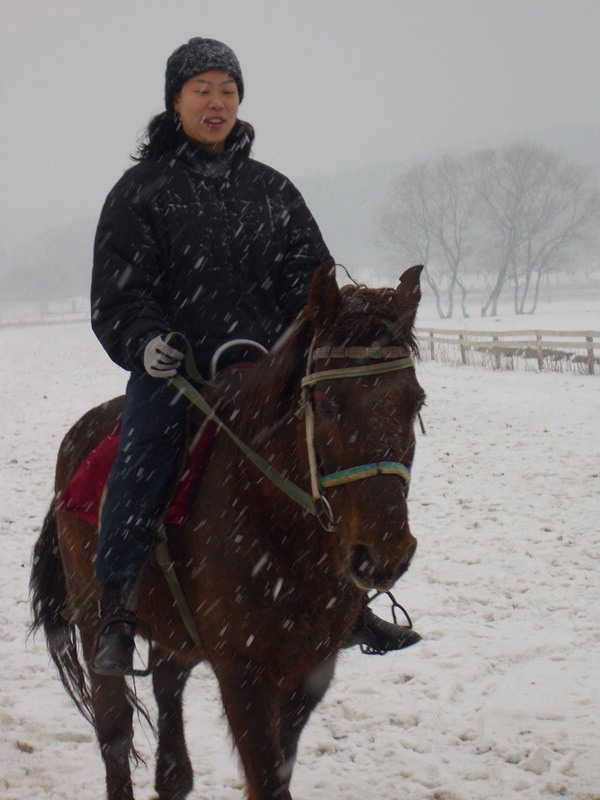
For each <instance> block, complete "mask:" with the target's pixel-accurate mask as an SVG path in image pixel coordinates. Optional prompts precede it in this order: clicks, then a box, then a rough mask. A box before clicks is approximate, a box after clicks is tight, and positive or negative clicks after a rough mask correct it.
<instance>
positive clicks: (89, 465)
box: [60, 421, 217, 526]
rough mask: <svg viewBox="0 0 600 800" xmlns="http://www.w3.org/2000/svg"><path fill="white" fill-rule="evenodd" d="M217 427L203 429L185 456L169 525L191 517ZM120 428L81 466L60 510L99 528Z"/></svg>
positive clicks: (168, 512) (210, 424)
mask: <svg viewBox="0 0 600 800" xmlns="http://www.w3.org/2000/svg"><path fill="white" fill-rule="evenodd" d="M216 430H217V426H216V424H215V423H214V422H212V421H209V422H208V423H206V424H205V425H204V426H203V427H202V428H200V430H199V432H198V435H197V436H196V438H195V440H194V441H193V442H192V445H191V447H190V448H189V449H188V452H187V454H186V456H185V460H184V463H183V468H182V469H181V470H180V475H179V479H178V481H177V484H176V486H175V489H174V491H173V494H172V500H171V502H170V503H169V506H168V508H167V510H166V513H165V515H164V517H163V522H164V523H165V524H167V525H182V524H183V523H184V522H187V520H188V519H189V515H190V510H191V506H192V501H193V498H194V489H195V487H196V486H197V485H198V481H199V480H200V476H201V475H202V471H203V469H204V466H205V464H206V461H207V459H208V457H209V455H210V452H211V449H212V445H213V442H214V439H215V434H216ZM119 432H120V428H115V430H114V431H113V432H112V433H110V434H109V435H108V436H107V437H106V438H105V439H103V440H102V441H101V442H100V444H99V445H97V446H96V447H95V448H94V449H93V450H92V451H91V452H90V453H89V454H88V455H87V456H86V457H85V458H84V459H83V461H82V462H81V464H80V465H79V467H78V469H77V471H76V472H75V474H74V475H73V477H72V478H71V481H70V483H69V484H68V486H67V487H66V489H65V490H64V492H63V494H62V497H61V501H60V507H61V508H62V509H64V510H65V511H70V512H71V513H72V514H75V515H76V516H78V517H80V518H81V519H84V520H85V521H86V522H89V523H90V525H94V526H97V525H98V518H99V513H100V505H101V502H102V494H103V492H104V487H105V485H106V481H107V479H108V475H109V473H110V470H111V468H112V465H113V463H114V461H115V459H116V457H117V450H118V447H119Z"/></svg>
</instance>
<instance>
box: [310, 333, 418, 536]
mask: <svg viewBox="0 0 600 800" xmlns="http://www.w3.org/2000/svg"><path fill="white" fill-rule="evenodd" d="M353 358H355V359H361V360H367V359H376V360H377V361H378V362H379V363H375V364H365V365H360V366H356V367H342V368H339V369H326V370H320V371H314V370H313V368H314V364H315V362H317V361H329V360H331V359H353ZM388 359H394V360H393V361H390V360H388ZM410 367H414V361H413V359H412V356H411V355H410V354H409V353H407V351H406V350H404V349H403V348H401V347H382V346H381V345H380V344H379V343H377V342H375V343H374V344H373V345H372V346H371V347H315V339H313V341H312V344H311V346H310V349H309V353H308V359H307V363H306V375H305V376H304V378H302V382H301V387H302V394H301V400H300V408H301V409H303V410H304V420H305V428H306V447H307V451H308V463H309V469H310V488H311V494H312V499H313V502H314V504H315V509H316V516H317V519H318V520H319V522H320V523H321V525H322V526H323V527H324V528H325V529H326V530H328V531H333V530H335V528H336V525H335V520H334V517H333V511H332V510H331V506H330V504H329V501H328V500H327V497H326V496H325V494H324V490H325V489H330V488H332V487H334V486H342V485H344V484H347V483H352V482H353V481H358V480H362V479H364V478H372V477H374V476H375V475H397V476H399V477H400V478H401V479H402V481H403V482H404V487H405V494H407V493H408V485H409V483H410V469H409V467H407V466H406V465H405V464H401V463H400V462H399V461H377V462H372V463H370V464H361V465H359V466H356V467H350V468H349V469H343V470H338V471H337V472H330V473H327V474H326V475H320V474H319V466H318V460H317V453H316V449H315V409H314V402H313V397H312V388H313V387H314V386H315V385H316V384H317V383H320V382H321V381H330V380H338V379H344V378H358V377H362V376H364V375H381V374H384V373H386V372H396V371H398V370H401V369H408V368H410Z"/></svg>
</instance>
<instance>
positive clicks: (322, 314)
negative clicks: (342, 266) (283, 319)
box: [307, 258, 341, 328]
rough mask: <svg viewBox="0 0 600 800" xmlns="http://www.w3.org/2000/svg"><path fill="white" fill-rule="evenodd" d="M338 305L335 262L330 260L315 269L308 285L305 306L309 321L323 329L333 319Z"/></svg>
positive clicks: (339, 299)
mask: <svg viewBox="0 0 600 800" xmlns="http://www.w3.org/2000/svg"><path fill="white" fill-rule="evenodd" d="M340 303H341V295H340V290H339V289H338V285H337V282H336V279H335V262H334V261H333V259H331V258H330V259H328V260H327V261H323V263H322V264H321V265H320V266H319V267H318V268H317V270H316V272H315V274H314V275H313V278H312V281H311V283H310V289H309V292H308V305H307V311H308V316H309V319H310V320H311V321H312V323H313V325H314V326H315V327H316V328H323V327H325V326H326V325H327V324H328V322H331V320H332V319H334V318H335V315H336V313H337V310H338V308H339V306H340Z"/></svg>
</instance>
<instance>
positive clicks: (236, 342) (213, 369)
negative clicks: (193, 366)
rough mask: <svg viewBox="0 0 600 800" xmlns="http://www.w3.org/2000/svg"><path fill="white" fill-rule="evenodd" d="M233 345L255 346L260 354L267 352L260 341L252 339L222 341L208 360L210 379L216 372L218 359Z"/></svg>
mask: <svg viewBox="0 0 600 800" xmlns="http://www.w3.org/2000/svg"><path fill="white" fill-rule="evenodd" d="M234 347H239V348H245V349H246V350H247V349H248V348H251V349H252V348H255V349H256V350H258V351H259V352H260V353H261V354H262V355H265V354H266V353H268V350H267V348H266V347H264V346H263V345H262V344H260V342H255V341H254V340H253V339H230V341H228V342H223V344H222V345H219V347H217V349H216V350H215V352H214V353H213V357H212V358H211V360H210V379H211V381H212V380H214V379H215V377H216V376H217V374H218V366H219V359H220V358H222V357H223V356H224V355H225V353H226V352H227V351H228V350H231V349H232V348H234Z"/></svg>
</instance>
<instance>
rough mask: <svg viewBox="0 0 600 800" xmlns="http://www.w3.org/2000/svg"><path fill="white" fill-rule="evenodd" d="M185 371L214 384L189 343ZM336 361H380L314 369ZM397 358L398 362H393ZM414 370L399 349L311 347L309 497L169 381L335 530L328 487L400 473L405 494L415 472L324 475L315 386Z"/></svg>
mask: <svg viewBox="0 0 600 800" xmlns="http://www.w3.org/2000/svg"><path fill="white" fill-rule="evenodd" d="M185 349H186V361H185V364H186V370H187V372H188V374H190V375H191V376H192V377H193V378H194V380H196V381H198V382H199V383H202V384H205V385H208V386H214V384H213V383H211V382H209V381H206V380H204V379H203V378H202V377H201V376H200V375H199V373H198V371H197V369H196V367H195V365H194V363H193V358H192V354H191V347H190V346H189V342H187V340H185ZM331 359H346V360H347V359H361V360H363V361H364V360H375V361H377V362H378V363H374V364H361V365H357V366H356V367H342V368H339V369H326V370H320V371H313V368H314V365H315V363H316V362H318V361H329V360H331ZM388 359H393V360H388ZM413 366H414V361H413V359H412V356H411V355H410V354H409V353H408V352H407V351H406V350H405V349H403V348H400V347H382V346H380V345H379V344H378V343H377V342H375V343H374V344H373V345H372V346H371V347H315V340H314V339H313V342H312V344H311V347H310V349H309V353H308V358H307V362H306V374H305V376H304V378H302V381H301V398H300V412H302V411H304V418H305V427H306V446H307V452H308V463H309V469H310V485H311V494H310V495H309V494H307V493H306V492H305V491H304V490H303V489H301V488H300V487H299V486H298V485H297V484H295V483H294V482H293V481H291V480H290V479H289V478H287V477H285V475H282V474H281V473H280V472H278V470H276V469H275V468H274V467H273V466H272V464H270V463H269V462H268V461H266V460H265V459H264V458H263V457H262V456H260V455H259V454H258V453H256V452H255V451H254V450H253V449H252V448H250V447H248V445H247V444H246V443H245V442H243V441H242V440H241V439H240V438H239V436H237V435H236V434H235V433H234V432H233V431H232V430H231V428H229V427H228V426H227V425H226V424H225V423H224V422H223V420H222V419H220V418H219V417H218V416H217V413H216V410H215V409H214V408H213V407H212V406H211V405H210V404H209V403H208V402H207V400H206V399H205V398H204V397H203V396H202V395H201V394H200V392H199V391H198V390H197V389H196V388H195V387H194V386H192V384H191V383H190V382H189V381H188V380H187V379H186V378H184V377H183V376H182V375H179V374H177V375H175V376H174V377H173V378H170V382H171V383H172V384H173V386H175V388H176V389H177V390H178V391H180V392H181V393H182V394H183V395H185V396H186V397H187V398H188V400H190V402H192V403H193V404H194V405H195V406H197V407H198V408H199V409H200V410H201V411H202V412H203V413H204V414H206V416H207V418H208V419H212V420H214V421H215V422H216V424H217V425H218V427H219V429H220V430H222V431H224V432H225V433H226V434H227V435H228V436H229V438H230V439H231V440H232V441H233V442H234V443H235V444H236V445H237V446H238V447H239V449H240V450H241V451H242V452H243V453H244V454H245V455H246V456H247V458H248V459H249V460H250V461H251V462H252V463H253V464H254V465H255V466H256V467H258V469H259V470H261V472H263V474H264V475H265V476H266V477H267V478H269V480H271V481H272V482H273V483H274V484H275V485H276V486H277V487H278V488H279V489H281V491H283V492H284V493H285V494H287V496H288V497H290V498H291V499H292V500H294V501H295V502H296V503H298V505H300V506H301V507H302V508H304V509H305V510H306V511H307V512H308V513H310V514H314V516H316V518H317V519H318V520H319V522H320V524H321V525H322V526H323V527H324V528H325V530H327V531H334V530H335V529H336V524H335V520H334V516H333V511H332V510H331V506H330V504H329V501H328V500H327V498H326V497H325V495H324V490H325V489H330V488H332V487H334V486H341V485H343V484H347V483H351V482H353V481H357V480H362V479H364V478H371V477H373V476H375V475H397V476H399V477H400V478H401V479H402V481H403V482H404V486H405V493H406V491H407V490H408V484H409V482H410V469H409V468H408V467H407V466H406V465H405V464H401V463H400V462H398V461H378V462H374V463H370V464H361V465H360V466H356V467H350V468H349V469H344V470H339V471H337V472H330V473H328V474H326V475H319V470H318V461H317V454H316V450H315V438H314V432H315V411H314V404H313V398H312V388H313V387H314V386H315V384H317V383H320V382H321V381H329V380H338V379H343V378H358V377H362V376H364V375H381V374H385V373H387V372H396V371H398V370H401V369H408V368H409V367H413Z"/></svg>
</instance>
